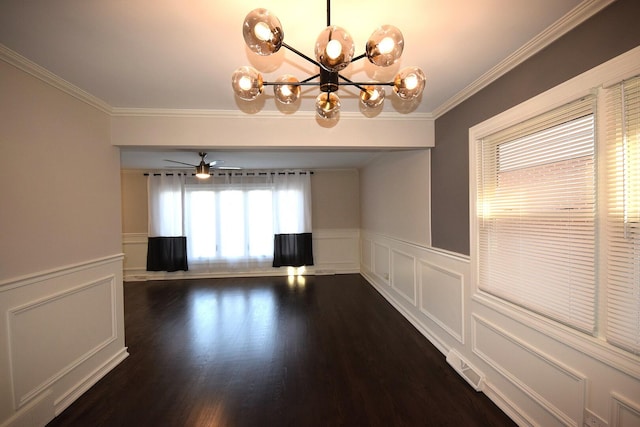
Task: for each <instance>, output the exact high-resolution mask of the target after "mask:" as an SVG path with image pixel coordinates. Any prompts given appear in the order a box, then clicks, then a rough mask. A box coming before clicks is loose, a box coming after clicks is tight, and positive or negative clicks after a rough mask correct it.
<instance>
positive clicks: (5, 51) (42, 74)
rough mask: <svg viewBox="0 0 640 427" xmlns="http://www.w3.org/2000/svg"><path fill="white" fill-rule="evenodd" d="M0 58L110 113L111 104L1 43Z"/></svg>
mask: <svg viewBox="0 0 640 427" xmlns="http://www.w3.org/2000/svg"><path fill="white" fill-rule="evenodd" d="M0 60H2V61H4V62H6V63H7V64H11V65H13V66H14V67H16V68H18V69H19V70H22V71H24V72H25V73H27V74H30V75H32V76H33V77H36V78H37V79H40V80H42V81H43V82H45V83H47V84H48V85H50V86H52V87H55V88H56V89H59V90H61V91H63V92H64V93H66V94H68V95H71V96H73V97H74V98H76V99H78V100H80V101H82V102H84V103H85V104H88V105H91V106H92V107H95V108H97V109H98V110H100V111H102V112H105V113H107V114H111V111H112V108H111V106H110V105H109V104H107V103H106V102H104V101H103V100H102V99H100V98H98V97H96V96H93V95H92V94H90V93H89V92H87V91H85V90H82V89H80V88H79V87H78V86H75V85H74V84H72V83H69V82H68V81H66V80H64V79H63V78H62V77H59V76H57V75H56V74H53V73H52V72H51V71H49V70H47V69H46V68H43V67H41V66H40V65H38V64H36V63H35V62H33V61H31V60H29V59H27V58H25V57H24V56H22V55H20V54H19V53H17V52H14V51H13V50H11V49H9V48H8V47H6V46H5V45H3V44H2V43H0Z"/></svg>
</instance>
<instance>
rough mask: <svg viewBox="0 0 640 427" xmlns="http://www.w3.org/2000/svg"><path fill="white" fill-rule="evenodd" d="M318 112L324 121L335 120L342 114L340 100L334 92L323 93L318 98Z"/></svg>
mask: <svg viewBox="0 0 640 427" xmlns="http://www.w3.org/2000/svg"><path fill="white" fill-rule="evenodd" d="M316 112H317V113H318V115H319V116H320V117H322V118H323V119H333V118H334V117H336V116H337V115H338V113H339V112H340V98H338V95H336V94H335V93H333V92H322V93H321V94H320V95H318V97H317V98H316Z"/></svg>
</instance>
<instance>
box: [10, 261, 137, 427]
mask: <svg viewBox="0 0 640 427" xmlns="http://www.w3.org/2000/svg"><path fill="white" fill-rule="evenodd" d="M122 258H123V257H122V255H121V254H118V255H113V256H110V257H105V258H101V259H97V260H92V261H89V262H85V263H81V264H76V265H71V266H66V267H62V268H58V269H55V270H52V271H46V272H41V273H38V274H33V275H29V276H26V277H21V278H17V279H15V280H11V281H6V282H3V283H0V313H1V314H2V316H1V317H0V343H1V345H0V347H2V348H3V349H6V351H3V352H2V353H1V354H0V378H2V382H5V381H6V382H7V384H5V385H3V387H2V390H6V391H7V394H8V395H5V396H2V399H1V400H2V409H3V411H2V417H0V419H1V420H4V423H3V424H2V426H3V427H4V426H34V425H44V424H46V423H47V422H48V421H50V420H51V419H53V417H54V416H55V415H58V414H59V413H61V412H62V411H63V410H64V409H65V408H66V407H67V406H69V405H70V404H71V403H73V401H74V400H76V399H77V398H78V397H79V396H80V395H81V394H82V393H84V392H85V391H86V390H87V389H89V387H91V386H92V385H93V384H95V383H96V382H97V381H98V380H99V379H100V378H102V377H103V376H104V375H105V374H106V373H107V372H109V371H110V370H111V369H113V368H114V367H115V366H116V365H117V364H118V363H120V362H121V361H122V360H124V359H125V358H126V357H127V356H128V353H127V350H126V347H125V342H124V323H123V319H124V309H123V295H122Z"/></svg>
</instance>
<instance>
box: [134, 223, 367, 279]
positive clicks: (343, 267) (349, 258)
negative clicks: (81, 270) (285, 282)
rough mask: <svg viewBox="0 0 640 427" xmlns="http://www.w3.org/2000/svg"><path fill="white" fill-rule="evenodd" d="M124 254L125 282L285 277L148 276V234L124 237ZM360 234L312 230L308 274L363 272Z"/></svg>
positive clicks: (279, 271)
mask: <svg viewBox="0 0 640 427" xmlns="http://www.w3.org/2000/svg"><path fill="white" fill-rule="evenodd" d="M122 245H123V247H122V249H123V252H124V280H125V281H136V280H151V279H162V278H178V277H230V276H247V275H250V276H256V275H257V276H262V275H265V274H269V275H286V274H287V270H286V269H282V268H268V269H261V270H252V271H233V272H228V273H215V274H213V273H206V274H203V273H196V272H193V271H187V272H174V273H164V272H149V271H146V265H147V234H146V233H124V234H123V235H122ZM359 253H360V230H358V229H323V230H313V257H314V264H315V265H314V266H313V267H309V268H307V272H308V274H347V273H359V272H360V255H359Z"/></svg>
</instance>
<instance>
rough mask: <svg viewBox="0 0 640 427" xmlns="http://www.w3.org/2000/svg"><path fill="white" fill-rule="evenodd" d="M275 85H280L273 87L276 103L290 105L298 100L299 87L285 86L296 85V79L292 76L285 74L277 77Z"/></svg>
mask: <svg viewBox="0 0 640 427" xmlns="http://www.w3.org/2000/svg"><path fill="white" fill-rule="evenodd" d="M276 83H282V84H275V85H273V94H274V95H275V97H276V99H277V100H278V101H280V102H282V103H283V104H292V103H294V102H296V101H297V100H298V98H299V97H300V85H291V84H287V83H298V79H296V78H295V77H293V76H292V75H289V74H285V75H284V76H281V77H279V78H278V80H276Z"/></svg>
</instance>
